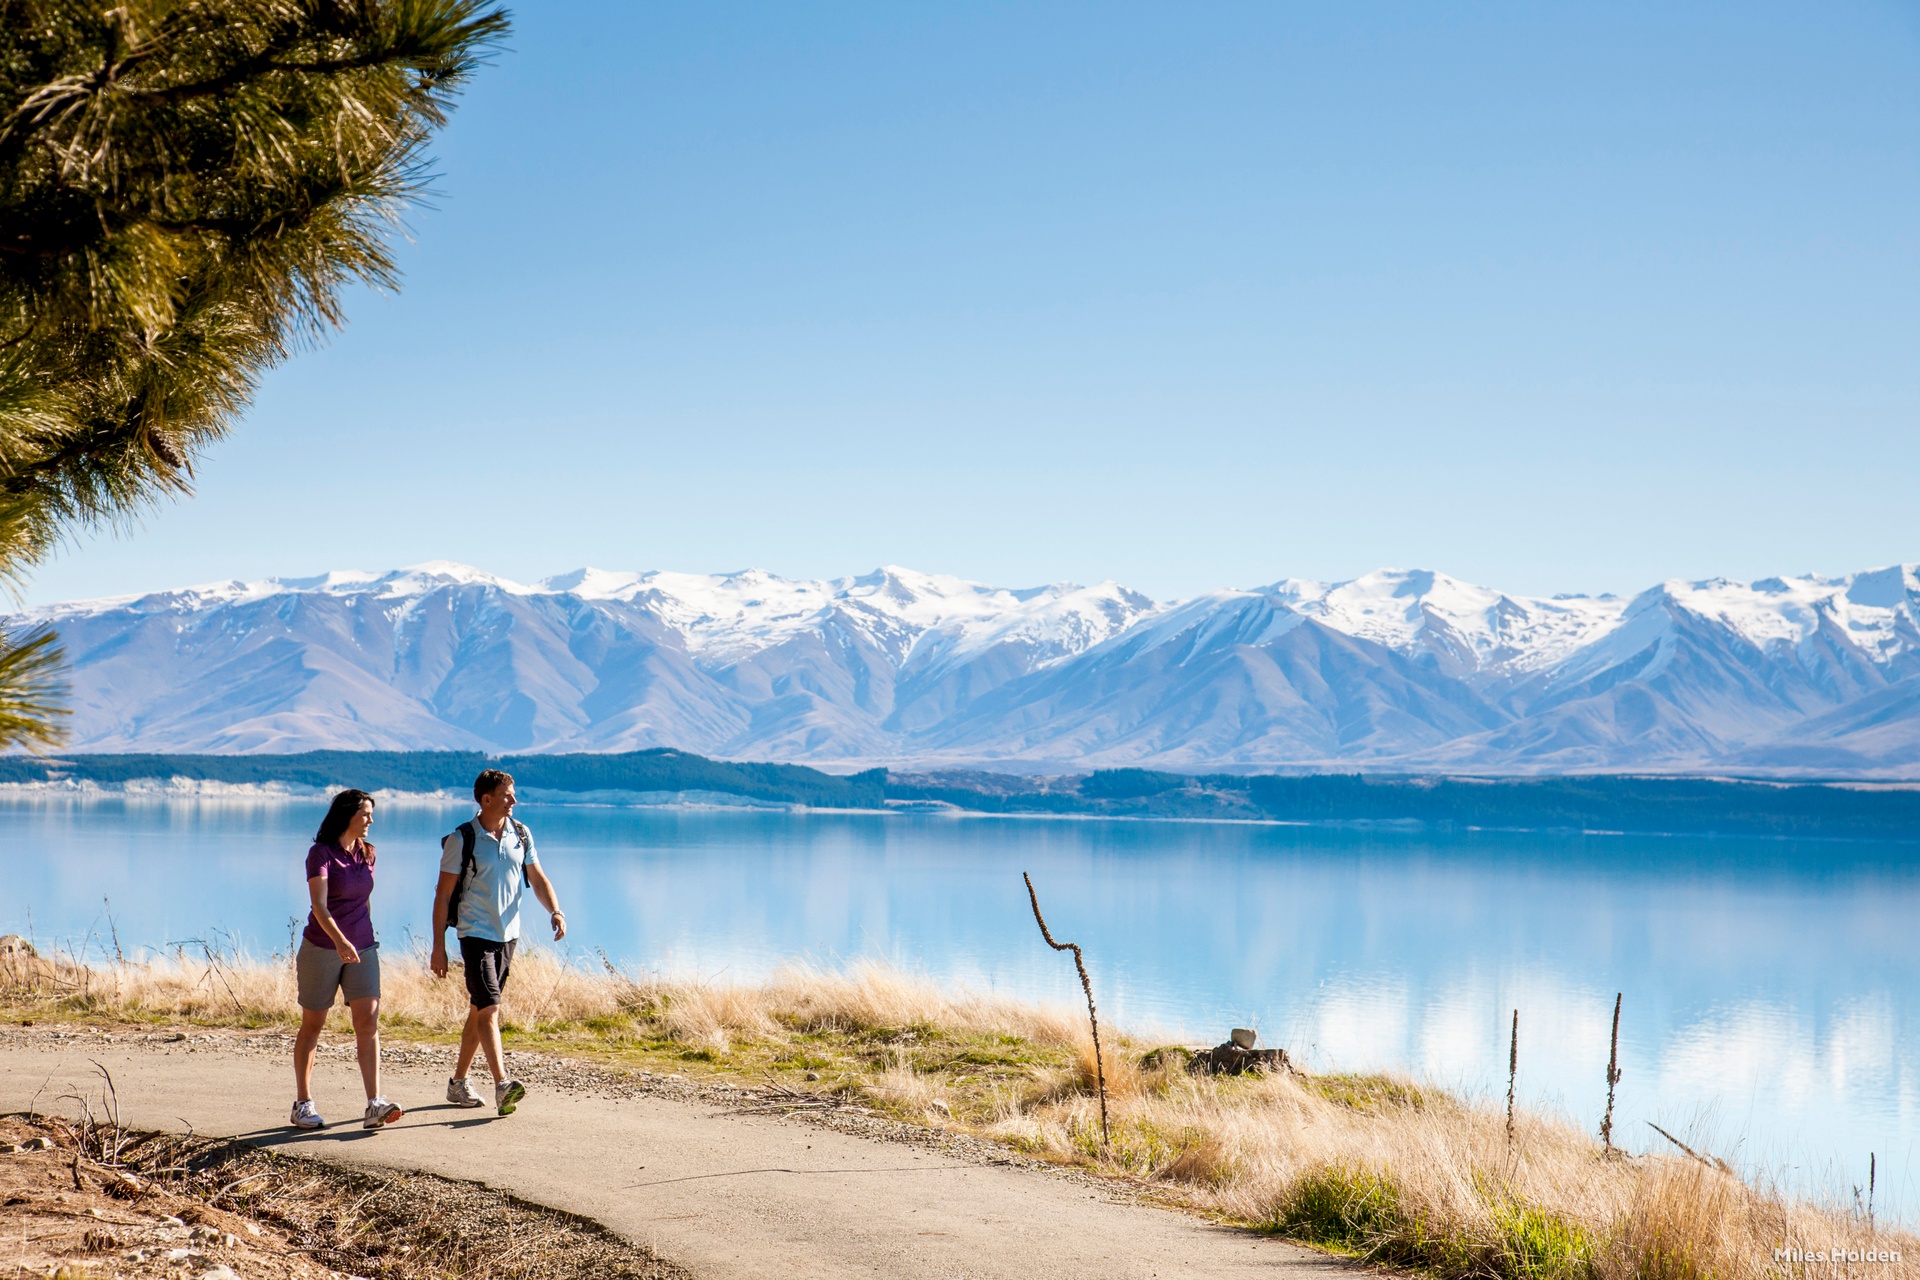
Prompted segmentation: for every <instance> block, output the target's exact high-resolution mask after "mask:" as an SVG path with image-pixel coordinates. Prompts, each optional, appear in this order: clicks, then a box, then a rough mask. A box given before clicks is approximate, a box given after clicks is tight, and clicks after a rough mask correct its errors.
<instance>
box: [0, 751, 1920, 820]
mask: <svg viewBox="0 0 1920 1280" xmlns="http://www.w3.org/2000/svg"><path fill="white" fill-rule="evenodd" d="M482 768H504V769H506V770H508V771H509V772H511V773H513V774H514V775H515V777H516V778H517V779H518V781H519V783H520V793H521V796H522V797H523V798H524V799H525V800H527V801H529V802H531V803H536V804H547V805H568V806H583V807H585V806H591V807H600V808H620V809H663V810H664V809H674V810H684V811H759V812H788V813H797V812H807V813H823V814H827V813H838V814H867V815H899V814H932V815H940V814H946V815H951V816H954V817H1002V818H1073V819H1113V818H1128V819H1146V820H1155V821H1183V822H1208V823H1222V822H1224V823H1237V824H1254V825H1262V826H1313V827H1335V828H1342V827H1344V828H1359V829H1368V830H1395V829H1399V830H1441V831H1476V832H1566V833H1579V834H1584V835H1650V836H1652V835H1659V836H1686V835H1704V836H1750V837H1774V838H1791V839H1820V840H1881V841H1891V842H1900V843H1912V842H1915V841H1920V789H1914V788H1909V787H1888V786H1861V785H1859V784H1855V783H1782V782H1759V781H1747V780H1739V779H1713V778H1671V777H1648V776H1645V775H1574V776H1559V777H1545V778H1476V777H1430V776H1398V777H1395V776H1386V775H1377V774H1177V773H1165V772H1158V771H1153V770H1146V769H1104V770H1096V771H1093V772H1091V773H1086V774H1070V775H1064V776H1054V777H1036V776H1031V775H1016V774H997V773H987V772H979V771H970V770H951V771H944V772H935V773H903V772H894V771H891V770H888V769H869V770H865V771H863V772H860V773H855V774H830V773H826V772H823V771H821V770H818V769H812V768H808V767H806V766H803V765H788V764H767V763H758V762H731V761H721V760H710V759H707V758H706V757H703V756H696V755H692V754H689V753H686V752H680V751H671V750H653V751H642V752H630V753H626V754H619V755H544V756H543V755H527V756H500V757H490V756H484V755H481V754H479V753H477V752H338V751H335V752H310V753H305V754H301V755H284V756H266V755H247V756H221V755H160V754H150V755H79V754H76V755H72V756H62V757H34V756H0V797H9V798H17V799H21V800H29V799H57V798H71V799H75V800H87V799H103V800H104V799H115V800H131V801H191V802H207V803H221V802H231V803H249V804H258V803H269V802H280V801H301V802H306V801H312V800H314V799H318V798H321V797H324V796H326V795H328V794H331V793H332V792H333V791H335V790H338V789H340V788H342V787H346V786H357V787H363V788H365V789H366V790H368V791H372V792H374V793H375V794H377V795H379V796H381V797H382V798H383V799H384V800H386V801H387V802H388V803H392V804H405V805H422V806H436V807H461V806H465V805H467V804H469V803H470V801H469V799H468V798H467V797H468V794H469V792H468V787H469V786H470V785H471V780H472V778H473V776H474V775H475V774H476V773H477V772H478V771H479V770H480V769H482Z"/></svg>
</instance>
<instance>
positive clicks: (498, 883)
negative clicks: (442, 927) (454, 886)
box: [440, 813, 540, 942]
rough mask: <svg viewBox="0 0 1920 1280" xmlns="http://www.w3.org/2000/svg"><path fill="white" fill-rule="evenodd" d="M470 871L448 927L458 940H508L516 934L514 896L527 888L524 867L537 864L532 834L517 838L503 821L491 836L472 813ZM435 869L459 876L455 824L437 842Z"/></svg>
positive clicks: (517, 901) (517, 916)
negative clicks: (497, 833)
mask: <svg viewBox="0 0 1920 1280" xmlns="http://www.w3.org/2000/svg"><path fill="white" fill-rule="evenodd" d="M469 821H470V822H472V824H473V874H472V875H470V876H468V877H467V883H466V886H465V887H464V888H462V889H461V890H460V913H459V918H458V919H456V920H455V921H454V928H455V929H457V930H458V931H459V934H460V936H461V937H463V938H484V939H486V940H487V941H489V942H512V941H514V940H515V939H517V938H518V937H519V936H520V899H521V898H522V897H523V896H525V894H526V889H527V882H526V872H525V869H526V868H527V867H537V866H539V865H540V855H539V854H538V853H537V852H535V850H534V847H533V833H532V832H531V831H529V832H528V833H527V839H526V840H525V841H524V842H522V841H521V839H520V833H519V832H517V831H515V830H514V827H513V822H512V820H511V819H509V820H508V822H507V824H506V826H504V827H502V828H501V829H500V838H499V839H498V840H496V839H494V838H493V837H492V836H490V835H488V834H487V829H486V828H485V827H483V826H481V825H480V815H479V814H477V813H476V814H474V815H473V817H472V818H471V819H469ZM440 870H441V872H442V873H444V874H446V875H450V876H457V875H459V874H460V832H459V829H458V828H455V829H454V830H453V831H452V832H450V833H448V835H447V838H446V839H445V840H442V841H441V842H440Z"/></svg>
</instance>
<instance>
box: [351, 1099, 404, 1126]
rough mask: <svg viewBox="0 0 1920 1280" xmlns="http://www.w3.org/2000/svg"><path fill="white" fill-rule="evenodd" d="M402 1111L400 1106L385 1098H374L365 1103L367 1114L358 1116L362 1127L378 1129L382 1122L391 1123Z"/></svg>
mask: <svg viewBox="0 0 1920 1280" xmlns="http://www.w3.org/2000/svg"><path fill="white" fill-rule="evenodd" d="M402 1114H403V1113H402V1112H401V1110H400V1108H398V1107H396V1106H394V1105H393V1104H392V1103H391V1102H388V1101H387V1100H386V1099H385V1098H375V1099H374V1100H373V1101H371V1102H369V1103H368V1104H367V1114H366V1115H364V1116H362V1117H361V1118H360V1127H361V1128H362V1129H378V1128H379V1127H380V1126H381V1125H383V1124H392V1123H393V1122H394V1121H395V1120H398V1119H399V1118H400V1117H401V1115H402Z"/></svg>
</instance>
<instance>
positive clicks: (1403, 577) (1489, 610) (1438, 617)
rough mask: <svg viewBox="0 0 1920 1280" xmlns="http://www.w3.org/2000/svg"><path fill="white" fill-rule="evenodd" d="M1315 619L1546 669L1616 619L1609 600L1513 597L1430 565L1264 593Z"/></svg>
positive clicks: (1414, 646) (1408, 643)
mask: <svg viewBox="0 0 1920 1280" xmlns="http://www.w3.org/2000/svg"><path fill="white" fill-rule="evenodd" d="M1263 594H1266V595H1269V596H1271V597H1272V598H1274V599H1276V600H1278V601H1279V602H1280V603H1282V604H1285V605H1287V606H1288V607H1289V608H1292V609H1294V610H1296V611H1298V612H1299V613H1302V614H1304V615H1306V616H1307V617H1310V618H1313V619H1314V620H1315V621H1318V622H1320V623H1323V624H1324V625H1326V626H1329V627H1332V628H1333V629H1334V630H1336V631H1343V632H1345V633H1346V634H1348V635H1351V636H1358V637H1360V638H1361V639H1363V640H1371V641H1373V642H1374V643H1376V644H1381V645H1385V646H1386V647H1387V648H1389V649H1395V650H1400V651H1418V650H1422V649H1438V650H1441V651H1444V652H1446V653H1449V654H1451V655H1453V656H1454V657H1455V658H1456V659H1458V660H1460V661H1462V662H1464V663H1465V664H1466V665H1467V666H1468V667H1470V668H1472V669H1481V668H1485V667H1490V666H1501V667H1505V668H1508V669H1511V670H1516V671H1526V670H1534V669H1537V668H1539V667H1543V666H1549V665H1551V664H1552V663H1554V662H1557V661H1559V660H1560V659H1562V658H1564V657H1566V656H1567V655H1568V654H1570V653H1572V652H1573V651H1574V650H1576V649H1578V648H1580V647H1582V646H1583V645H1586V644H1588V643H1590V642H1592V641H1593V640H1595V639H1597V638H1598V637H1599V636H1601V635H1604V634H1605V633H1606V632H1607V631H1608V630H1610V629H1611V628H1612V627H1614V626H1615V625H1617V624H1618V622H1619V620H1620V616H1621V614H1622V613H1623V612H1624V610H1625V608H1626V602H1625V601H1622V600H1616V599H1612V598H1608V597H1600V598H1594V597H1590V596H1567V597H1557V598H1555V599H1551V600H1543V599H1535V598H1532V597H1528V596H1511V595H1508V594H1506V593H1505V592H1501V591H1495V590H1493V589H1491V588H1489V587H1481V586H1475V585H1474V584H1472V583H1470V582H1462V581H1461V580H1460V579H1458V578H1453V577H1449V576H1448V575H1446V574H1444V573H1436V572H1434V571H1432V570H1430V569H1376V570H1375V571H1374V572H1372V573H1368V574H1363V575H1362V576H1360V577H1358V578H1354V579H1351V580H1350V581H1347V582H1339V583H1334V584H1331V585H1329V584H1326V583H1321V582H1313V581H1309V580H1306V579H1298V578H1289V579H1285V580H1282V581H1280V582H1276V583H1274V584H1273V585H1272V586H1270V587H1267V588H1265V589H1264V590H1263Z"/></svg>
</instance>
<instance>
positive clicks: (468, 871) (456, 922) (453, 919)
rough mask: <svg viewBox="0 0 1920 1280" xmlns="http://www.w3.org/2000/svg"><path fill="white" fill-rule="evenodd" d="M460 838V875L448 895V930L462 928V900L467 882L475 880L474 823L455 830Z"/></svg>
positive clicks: (464, 824)
mask: <svg viewBox="0 0 1920 1280" xmlns="http://www.w3.org/2000/svg"><path fill="white" fill-rule="evenodd" d="M453 832H454V834H455V835H457V836H459V837H460V874H459V875H457V876H455V877H454V881H453V892H452V893H450V894H448V895H447V928H449V929H457V928H459V927H460V898H461V896H462V895H463V894H465V893H466V891H467V881H468V880H470V879H472V878H473V866H474V863H473V842H474V840H475V838H476V837H475V835H474V831H473V823H471V822H463V823H461V824H460V825H459V826H457V827H455V828H454V829H453Z"/></svg>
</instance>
